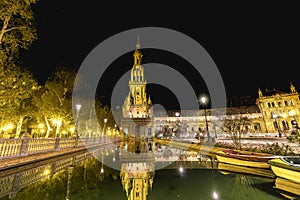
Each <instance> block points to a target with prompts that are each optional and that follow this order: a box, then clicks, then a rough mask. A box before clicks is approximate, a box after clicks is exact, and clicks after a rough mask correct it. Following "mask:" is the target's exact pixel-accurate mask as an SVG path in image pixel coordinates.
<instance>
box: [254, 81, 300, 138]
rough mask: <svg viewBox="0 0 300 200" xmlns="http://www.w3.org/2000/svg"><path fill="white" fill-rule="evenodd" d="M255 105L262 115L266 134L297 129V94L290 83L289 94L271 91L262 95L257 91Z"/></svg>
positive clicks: (298, 108) (299, 104) (298, 106)
mask: <svg viewBox="0 0 300 200" xmlns="http://www.w3.org/2000/svg"><path fill="white" fill-rule="evenodd" d="M256 104H257V106H258V107H259V109H260V112H261V113H262V117H263V122H264V129H265V131H266V132H288V131H289V130H291V129H295V128H298V121H299V111H300V103H299V94H298V92H297V90H296V88H295V86H294V85H293V84H292V83H290V91H289V92H282V91H279V90H276V89H273V90H266V92H265V93H264V94H263V92H262V91H261V90H260V89H258V98H257V100H256Z"/></svg>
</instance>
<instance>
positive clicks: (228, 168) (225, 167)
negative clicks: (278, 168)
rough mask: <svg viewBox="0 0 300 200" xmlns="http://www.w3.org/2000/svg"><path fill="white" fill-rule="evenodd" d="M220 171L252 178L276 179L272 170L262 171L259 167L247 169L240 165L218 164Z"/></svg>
mask: <svg viewBox="0 0 300 200" xmlns="http://www.w3.org/2000/svg"><path fill="white" fill-rule="evenodd" d="M218 170H219V171H220V172H233V173H239V174H250V175H252V176H259V177H266V178H271V179H273V178H275V175H274V173H273V172H272V170H271V169H260V168H257V167H255V168H254V167H245V166H239V165H232V164H227V163H218Z"/></svg>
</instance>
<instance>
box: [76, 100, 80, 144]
mask: <svg viewBox="0 0 300 200" xmlns="http://www.w3.org/2000/svg"><path fill="white" fill-rule="evenodd" d="M75 108H76V120H75V134H76V140H75V147H77V146H78V138H79V135H78V117H79V111H80V108H81V105H80V104H76V106H75Z"/></svg>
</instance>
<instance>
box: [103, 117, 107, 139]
mask: <svg viewBox="0 0 300 200" xmlns="http://www.w3.org/2000/svg"><path fill="white" fill-rule="evenodd" d="M103 122H104V126H103V130H102V137H103V136H104V134H105V128H106V123H107V118H104V119H103Z"/></svg>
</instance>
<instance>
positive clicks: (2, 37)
mask: <svg viewBox="0 0 300 200" xmlns="http://www.w3.org/2000/svg"><path fill="white" fill-rule="evenodd" d="M36 3H37V0H1V1H0V65H4V64H7V63H11V62H13V63H15V61H16V59H15V58H16V57H17V56H18V54H19V50H20V49H28V48H29V46H30V45H31V44H32V42H33V41H34V40H36V39H37V34H36V29H35V26H34V13H33V11H32V5H34V4H36Z"/></svg>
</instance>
